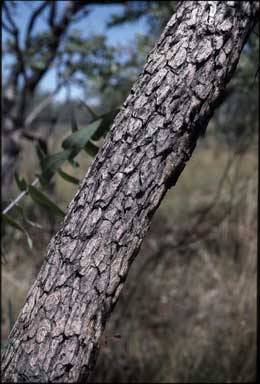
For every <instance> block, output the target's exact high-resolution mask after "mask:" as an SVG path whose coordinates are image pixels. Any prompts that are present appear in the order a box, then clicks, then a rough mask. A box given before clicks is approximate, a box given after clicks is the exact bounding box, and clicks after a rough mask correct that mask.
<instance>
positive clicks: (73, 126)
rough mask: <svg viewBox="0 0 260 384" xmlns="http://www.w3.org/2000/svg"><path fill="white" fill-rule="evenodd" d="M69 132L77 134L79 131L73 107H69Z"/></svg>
mask: <svg viewBox="0 0 260 384" xmlns="http://www.w3.org/2000/svg"><path fill="white" fill-rule="evenodd" d="M71 130H72V132H77V131H78V130H79V127H78V123H77V119H76V116H75V111H74V107H73V105H72V106H71Z"/></svg>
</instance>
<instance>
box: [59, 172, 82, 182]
mask: <svg viewBox="0 0 260 384" xmlns="http://www.w3.org/2000/svg"><path fill="white" fill-rule="evenodd" d="M58 174H59V175H60V176H61V177H62V178H63V179H64V180H66V181H68V182H69V183H72V184H79V183H80V180H79V179H77V178H76V177H73V176H71V175H69V174H68V173H66V172H64V171H62V170H61V169H59V170H58Z"/></svg>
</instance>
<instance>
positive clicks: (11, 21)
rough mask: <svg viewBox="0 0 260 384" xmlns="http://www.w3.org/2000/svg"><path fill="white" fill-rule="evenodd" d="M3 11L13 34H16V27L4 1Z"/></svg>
mask: <svg viewBox="0 0 260 384" xmlns="http://www.w3.org/2000/svg"><path fill="white" fill-rule="evenodd" d="M3 10H4V11H5V14H6V17H7V19H8V21H9V23H10V24H11V26H12V28H13V30H14V33H15V32H16V33H17V32H18V29H17V26H16V24H15V22H14V20H13V18H12V16H11V13H10V10H9V8H8V5H7V4H6V1H4V2H3Z"/></svg>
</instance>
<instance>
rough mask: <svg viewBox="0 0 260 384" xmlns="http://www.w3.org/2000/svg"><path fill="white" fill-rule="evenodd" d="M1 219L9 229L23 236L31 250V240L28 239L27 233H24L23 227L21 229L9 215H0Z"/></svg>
mask: <svg viewBox="0 0 260 384" xmlns="http://www.w3.org/2000/svg"><path fill="white" fill-rule="evenodd" d="M2 219H3V220H4V222H5V223H6V224H8V225H10V226H11V227H13V228H15V229H18V230H19V231H21V232H22V233H23V234H24V235H25V237H26V240H27V243H28V246H29V248H30V249H32V246H33V243H32V239H31V238H30V236H29V234H28V232H27V231H26V229H25V228H24V227H22V225H21V224H20V223H18V221H16V220H14V219H13V218H12V217H11V216H9V215H6V214H3V213H2Z"/></svg>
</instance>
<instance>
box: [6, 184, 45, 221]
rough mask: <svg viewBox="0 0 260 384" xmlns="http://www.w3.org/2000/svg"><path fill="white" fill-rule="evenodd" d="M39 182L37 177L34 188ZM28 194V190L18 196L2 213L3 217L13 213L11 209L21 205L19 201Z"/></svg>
mask: <svg viewBox="0 0 260 384" xmlns="http://www.w3.org/2000/svg"><path fill="white" fill-rule="evenodd" d="M38 182H39V178H38V177H37V178H36V179H34V180H33V182H32V184H31V185H32V186H34V185H36V184H37V183H38ZM27 193H28V190H27V189H26V190H25V191H23V192H21V193H20V195H18V196H17V197H16V199H15V200H14V201H12V202H11V203H10V204H9V205H8V206H7V207H6V208H5V209H4V210H3V212H2V214H3V215H5V214H6V213H7V212H9V211H11V209H12V208H13V207H14V206H15V205H16V204H18V203H19V201H20V200H21V199H22V198H23V197H24V196H25V195H27Z"/></svg>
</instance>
